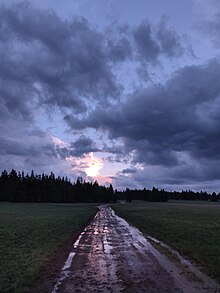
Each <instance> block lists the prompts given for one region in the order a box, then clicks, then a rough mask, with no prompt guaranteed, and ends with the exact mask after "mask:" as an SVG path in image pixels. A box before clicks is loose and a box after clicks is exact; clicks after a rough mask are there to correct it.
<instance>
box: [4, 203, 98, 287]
mask: <svg viewBox="0 0 220 293" xmlns="http://www.w3.org/2000/svg"><path fill="white" fill-rule="evenodd" d="M95 212H96V208H95V207H94V205H89V204H12V203H1V204H0V292H28V288H29V286H30V285H31V284H32V283H33V282H34V280H35V278H36V277H37V276H38V274H39V271H40V269H41V267H42V265H43V264H44V263H45V261H47V260H49V259H50V257H51V256H52V255H53V253H54V252H55V251H56V249H57V248H58V247H59V246H60V245H61V244H62V243H64V242H65V241H66V240H67V239H68V238H69V237H70V235H71V234H73V232H74V231H75V232H76V231H78V230H79V229H81V228H83V226H84V225H85V224H86V223H87V222H88V220H89V219H90V218H91V217H92V216H93V215H94V214H95Z"/></svg>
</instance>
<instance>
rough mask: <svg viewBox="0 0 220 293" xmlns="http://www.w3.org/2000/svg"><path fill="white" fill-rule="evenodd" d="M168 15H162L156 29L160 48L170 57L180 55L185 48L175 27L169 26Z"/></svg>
mask: <svg viewBox="0 0 220 293" xmlns="http://www.w3.org/2000/svg"><path fill="white" fill-rule="evenodd" d="M167 22H168V19H167V17H165V16H164V17H162V18H161V20H160V22H159V24H158V28H157V30H156V36H157V40H158V42H159V44H160V50H161V52H162V53H163V54H165V55H167V56H168V57H178V56H181V55H183V53H184V49H183V46H182V44H181V42H180V37H179V36H178V35H177V33H176V31H175V29H174V28H168V27H167Z"/></svg>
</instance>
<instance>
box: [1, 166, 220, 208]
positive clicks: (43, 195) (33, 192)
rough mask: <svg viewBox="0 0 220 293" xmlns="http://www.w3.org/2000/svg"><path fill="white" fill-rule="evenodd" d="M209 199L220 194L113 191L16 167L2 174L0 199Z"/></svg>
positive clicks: (26, 200)
mask: <svg viewBox="0 0 220 293" xmlns="http://www.w3.org/2000/svg"><path fill="white" fill-rule="evenodd" d="M170 199H174V200H206V201H218V200H220V194H219V193H218V194H217V193H215V192H213V193H212V194H209V193H207V192H202V191H201V192H194V191H192V190H186V191H181V192H178V191H173V192H169V191H165V190H164V189H161V190H159V189H157V188H155V187H153V188H152V190H150V189H146V188H144V189H133V190H131V189H128V188H126V190H124V191H117V190H115V191H114V190H113V187H112V185H111V184H110V186H109V187H105V186H100V185H99V184H98V182H97V181H95V182H93V183H92V182H86V181H84V180H83V179H82V178H81V177H79V178H78V179H77V181H76V182H74V183H72V182H71V181H70V179H69V178H67V177H60V176H58V177H56V176H55V175H54V174H53V173H51V174H50V175H46V174H35V173H34V171H32V172H31V174H30V175H29V174H24V172H17V171H15V170H12V171H11V172H10V173H8V172H7V171H3V172H2V174H1V176H0V201H10V202H67V203H68V202H69V203H71V202H102V203H108V202H116V201H117V200H126V201H127V202H131V201H132V200H144V201H152V202H166V201H167V200H170Z"/></svg>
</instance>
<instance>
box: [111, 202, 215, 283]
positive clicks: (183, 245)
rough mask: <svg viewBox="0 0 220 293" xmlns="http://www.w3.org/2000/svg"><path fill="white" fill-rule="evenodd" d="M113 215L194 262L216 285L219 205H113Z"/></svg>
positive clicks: (142, 203)
mask: <svg viewBox="0 0 220 293" xmlns="http://www.w3.org/2000/svg"><path fill="white" fill-rule="evenodd" d="M113 209H114V210H115V212H116V213H117V214H118V215H119V216H121V217H122V218H124V219H126V220H127V221H128V222H129V223H130V224H132V225H133V226H136V227H137V228H139V229H140V230H141V231H142V233H143V234H144V235H145V236H147V235H151V236H153V237H155V238H157V239H159V240H162V241H164V242H166V243H167V244H169V245H170V246H171V247H173V248H174V249H176V250H177V251H179V252H180V254H182V255H185V256H186V257H188V258H189V259H191V260H193V261H195V262H196V263H197V264H199V265H200V266H201V268H202V269H203V270H204V271H205V272H206V273H207V274H209V275H210V276H211V277H213V278H215V279H216V280H217V281H218V282H220V245H219V243H220V205H219V204H211V203H200V202H193V203H192V202H188V203H187V202H168V203H150V202H149V203H145V202H135V203H131V204H116V205H113Z"/></svg>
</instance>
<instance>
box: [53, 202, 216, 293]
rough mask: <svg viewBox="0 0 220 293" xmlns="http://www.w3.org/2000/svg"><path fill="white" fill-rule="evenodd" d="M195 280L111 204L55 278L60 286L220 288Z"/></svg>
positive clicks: (170, 292) (142, 289)
mask: <svg viewBox="0 0 220 293" xmlns="http://www.w3.org/2000/svg"><path fill="white" fill-rule="evenodd" d="M218 290H219V288H217V287H216V286H214V285H213V284H210V283H207V282H206V281H204V282H198V283H196V282H194V281H192V280H188V279H187V278H186V276H184V274H183V272H182V271H181V269H180V268H177V267H176V266H175V264H173V263H172V262H171V261H170V260H168V259H167V258H166V257H165V256H164V255H162V254H161V253H160V252H159V251H157V250H156V249H155V248H154V247H153V246H152V245H151V244H150V243H149V242H148V241H147V240H146V238H144V236H143V235H142V234H141V232H140V231H139V230H138V229H136V228H134V227H132V226H130V225H129V224H128V223H127V222H126V221H125V220H123V219H122V218H120V217H118V216H116V215H115V214H114V212H113V210H112V209H111V208H110V207H106V206H102V207H100V211H99V212H98V213H97V214H96V216H95V217H94V219H93V221H92V222H91V223H90V225H88V226H87V227H86V228H85V230H84V231H83V232H82V233H81V235H80V236H79V238H78V239H77V241H76V242H75V243H74V245H73V247H72V251H71V252H70V254H69V256H68V258H67V260H66V262H65V264H64V266H63V269H62V270H61V272H60V274H59V276H58V277H57V278H56V280H55V282H54V286H53V290H52V292H53V293H59V292H106V293H107V292H137V293H138V292H149V293H152V292H159V293H160V292H168V293H173V292H184V293H194V292H219V291H218Z"/></svg>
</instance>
